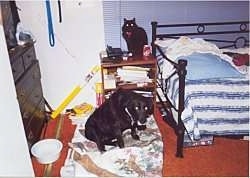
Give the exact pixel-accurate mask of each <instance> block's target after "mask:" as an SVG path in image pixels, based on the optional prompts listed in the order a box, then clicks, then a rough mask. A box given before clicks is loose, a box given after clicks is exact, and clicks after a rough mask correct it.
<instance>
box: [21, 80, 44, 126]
mask: <svg viewBox="0 0 250 178" xmlns="http://www.w3.org/2000/svg"><path fill="white" fill-rule="evenodd" d="M41 101H43V93H42V88H41V85H40V84H39V83H38V85H36V88H35V89H34V90H33V91H32V93H31V94H30V96H28V97H27V98H26V100H25V101H24V102H23V103H22V104H20V110H21V113H22V116H23V121H24V122H25V123H24V125H26V124H27V123H26V120H27V119H29V118H30V117H31V115H32V114H33V113H34V111H35V110H36V109H37V108H38V109H39V110H41V109H40V107H41V106H40V105H41V104H40V103H41ZM20 103H21V102H20ZM43 105H44V102H43Z"/></svg>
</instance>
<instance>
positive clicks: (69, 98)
mask: <svg viewBox="0 0 250 178" xmlns="http://www.w3.org/2000/svg"><path fill="white" fill-rule="evenodd" d="M100 69H101V67H100V66H98V65H97V66H95V67H93V68H92V69H91V71H90V73H88V74H87V75H86V76H85V78H84V82H83V83H82V85H78V86H76V87H75V88H74V90H72V92H71V93H70V94H69V95H68V96H67V97H66V98H65V99H64V100H63V102H62V103H61V104H60V105H59V106H58V107H57V109H56V110H55V111H53V112H52V114H51V118H52V119H55V118H56V117H57V116H58V115H59V114H60V113H61V112H62V111H63V110H64V109H65V107H66V106H67V105H68V104H69V103H70V102H71V101H72V100H73V99H74V98H75V97H76V95H77V94H78V93H79V92H80V91H81V89H83V88H84V87H85V86H86V85H87V84H88V82H89V81H90V80H91V79H92V78H93V76H94V75H95V74H96V73H97V72H98V71H99V70H100Z"/></svg>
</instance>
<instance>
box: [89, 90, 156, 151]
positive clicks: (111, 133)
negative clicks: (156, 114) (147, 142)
mask: <svg viewBox="0 0 250 178" xmlns="http://www.w3.org/2000/svg"><path fill="white" fill-rule="evenodd" d="M151 114H153V103H152V98H151V97H145V96H142V95H141V94H138V93H135V92H133V91H131V90H124V89H118V90H117V91H116V92H115V93H113V94H112V95H111V97H110V98H109V99H107V100H106V101H105V102H104V103H103V104H102V105H101V106H100V107H99V108H97V109H96V110H95V111H94V112H93V114H92V115H91V116H90V117H89V118H88V120H87V122H86V124H85V136H86V138H87V139H89V140H91V141H94V142H95V143H96V144H97V147H98V149H99V150H100V151H101V152H103V151H105V145H113V146H117V145H118V146H119V147H120V148H123V147H124V141H123V137H122V133H123V131H125V130H126V129H131V136H132V138H133V139H135V140H139V139H140V138H139V136H138V135H137V133H136V131H137V129H138V130H143V129H146V125H145V124H146V121H147V118H148V117H149V116H150V115H151Z"/></svg>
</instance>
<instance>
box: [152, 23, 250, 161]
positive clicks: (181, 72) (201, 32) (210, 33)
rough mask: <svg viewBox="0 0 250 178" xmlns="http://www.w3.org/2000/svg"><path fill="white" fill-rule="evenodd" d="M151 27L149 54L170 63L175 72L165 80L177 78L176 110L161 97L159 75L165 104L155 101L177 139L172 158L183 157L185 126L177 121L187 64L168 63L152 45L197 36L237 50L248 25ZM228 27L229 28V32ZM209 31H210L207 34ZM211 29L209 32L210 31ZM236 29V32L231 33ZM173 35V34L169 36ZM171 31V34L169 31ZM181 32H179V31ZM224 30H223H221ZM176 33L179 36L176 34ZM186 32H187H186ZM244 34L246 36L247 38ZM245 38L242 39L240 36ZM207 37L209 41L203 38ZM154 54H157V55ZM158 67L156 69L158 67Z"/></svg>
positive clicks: (245, 41)
mask: <svg viewBox="0 0 250 178" xmlns="http://www.w3.org/2000/svg"><path fill="white" fill-rule="evenodd" d="M151 25H152V43H151V46H152V54H153V55H154V56H155V57H156V58H157V57H159V56H161V57H163V58H164V59H165V60H167V61H168V62H170V63H171V64H172V65H173V66H174V68H175V71H174V72H173V73H172V74H171V75H170V76H169V77H168V78H167V79H166V80H168V79H169V78H171V77H172V76H174V75H178V77H179V81H178V82H179V105H178V108H175V107H174V106H173V105H172V104H171V102H170V100H169V99H168V97H167V94H166V93H164V87H163V84H164V80H165V79H163V77H162V73H159V79H158V81H157V84H158V87H159V88H160V89H161V91H162V93H163V95H164V98H165V99H166V101H167V102H164V101H163V100H164V99H162V98H161V96H160V94H159V93H158V92H156V95H157V97H158V99H159V103H160V105H161V106H162V108H163V109H164V112H165V113H167V119H166V120H165V121H166V122H167V123H168V124H169V125H170V126H171V127H172V128H173V129H174V130H175V133H176V136H177V149H176V157H183V142H184V132H185V126H184V124H183V122H182V119H181V114H182V112H183V110H184V96H185V77H186V73H187V70H186V66H187V61H186V60H185V59H182V60H179V61H178V63H176V62H174V61H171V60H170V59H168V58H167V57H166V56H165V55H164V52H163V51H162V50H161V48H160V47H159V46H157V45H155V44H154V42H155V40H156V39H163V38H173V39H177V38H179V37H180V36H190V37H194V36H199V37H202V38H203V39H204V40H206V41H210V42H214V43H215V44H216V45H217V46H218V47H219V48H239V47H246V46H249V21H234V22H215V23H189V24H168V25H163V24H158V22H156V21H153V22H151ZM229 27H230V28H229ZM187 28H189V29H190V28H191V30H192V31H191V32H186V33H185V32H183V30H185V29H187ZM209 28H210V30H209ZM211 28H212V29H211ZM234 28H236V29H234ZM159 29H165V31H167V30H169V32H167V33H160V32H159V33H158V30H159ZM171 29H172V31H174V32H173V33H172V32H171ZM173 29H174V30H173ZM180 29H181V30H180ZM225 29H226V30H225ZM178 30H179V31H180V32H178ZM189 31H190V30H189ZM225 34H230V35H233V34H235V36H236V37H235V39H234V40H228V39H222V40H219V39H218V38H217V37H216V38H214V36H217V35H225ZM247 34H248V35H247ZM244 35H245V36H244ZM207 37H209V38H207ZM157 52H158V53H157ZM158 67H159V65H158ZM172 109H174V110H175V111H176V112H177V113H178V120H177V121H175V119H174V118H173V114H172Z"/></svg>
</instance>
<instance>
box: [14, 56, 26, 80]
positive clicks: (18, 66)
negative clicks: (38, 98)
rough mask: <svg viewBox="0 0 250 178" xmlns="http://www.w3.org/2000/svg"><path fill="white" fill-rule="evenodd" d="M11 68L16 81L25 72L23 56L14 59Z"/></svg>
mask: <svg viewBox="0 0 250 178" xmlns="http://www.w3.org/2000/svg"><path fill="white" fill-rule="evenodd" d="M11 69H12V74H13V78H14V81H17V80H18V79H19V78H20V77H21V75H22V74H23V73H24V65H23V60H22V58H17V59H15V60H13V63H12V64H11Z"/></svg>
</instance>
